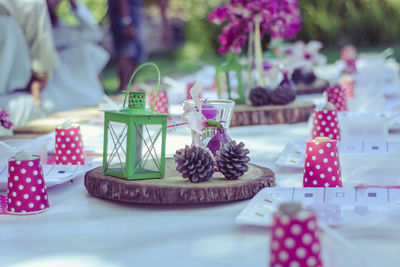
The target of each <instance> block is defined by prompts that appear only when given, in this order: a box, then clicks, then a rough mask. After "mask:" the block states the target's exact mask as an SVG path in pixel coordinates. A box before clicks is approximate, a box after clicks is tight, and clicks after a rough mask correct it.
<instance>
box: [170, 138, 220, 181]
mask: <svg viewBox="0 0 400 267" xmlns="http://www.w3.org/2000/svg"><path fill="white" fill-rule="evenodd" d="M174 158H175V162H176V163H178V165H177V166H176V170H177V171H178V172H180V173H181V174H182V177H183V178H189V180H190V181H191V182H192V183H198V182H204V181H207V180H208V179H210V178H211V177H212V176H213V174H214V159H213V157H212V156H211V154H210V152H209V151H208V150H206V149H204V148H201V147H197V146H190V147H189V146H185V148H182V149H180V150H177V151H176V153H175V155H174Z"/></svg>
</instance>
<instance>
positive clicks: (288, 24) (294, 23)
mask: <svg viewBox="0 0 400 267" xmlns="http://www.w3.org/2000/svg"><path fill="white" fill-rule="evenodd" d="M256 19H257V20H260V21H261V24H260V26H261V27H260V28H261V29H260V31H261V35H264V34H265V33H269V34H271V36H272V37H274V38H281V39H293V38H294V37H296V34H297V32H298V31H299V30H300V28H301V17H300V10H299V8H298V5H297V0H251V1H246V0H231V1H230V3H229V4H228V5H226V6H224V7H217V8H216V9H214V10H213V11H212V12H211V13H210V14H209V20H210V22H212V23H215V24H218V25H221V24H222V23H223V22H224V21H227V23H226V24H225V26H223V28H222V32H221V34H220V35H219V38H218V40H219V42H220V43H221V47H220V48H219V49H218V51H219V52H220V53H226V52H228V51H231V52H233V53H240V52H241V50H242V47H243V45H244V43H245V42H246V41H247V38H248V33H249V32H250V31H254V25H255V20H256Z"/></svg>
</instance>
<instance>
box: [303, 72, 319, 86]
mask: <svg viewBox="0 0 400 267" xmlns="http://www.w3.org/2000/svg"><path fill="white" fill-rule="evenodd" d="M316 79H317V77H316V76H315V74H314V73H313V72H309V73H306V74H304V76H303V82H304V83H305V84H308V85H310V84H312V83H314V82H315V80H316Z"/></svg>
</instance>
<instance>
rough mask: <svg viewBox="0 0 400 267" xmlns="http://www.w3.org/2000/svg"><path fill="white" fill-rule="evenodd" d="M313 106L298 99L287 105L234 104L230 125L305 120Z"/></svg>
mask: <svg viewBox="0 0 400 267" xmlns="http://www.w3.org/2000/svg"><path fill="white" fill-rule="evenodd" d="M314 108H315V105H314V103H312V102H306V101H298V100H295V101H294V102H292V103H290V104H287V105H267V106H260V107H254V106H250V105H235V109H234V111H233V115H232V121H231V127H235V126H247V125H260V124H282V123H296V122H302V121H307V120H308V117H309V116H310V115H311V113H312V112H313V110H314Z"/></svg>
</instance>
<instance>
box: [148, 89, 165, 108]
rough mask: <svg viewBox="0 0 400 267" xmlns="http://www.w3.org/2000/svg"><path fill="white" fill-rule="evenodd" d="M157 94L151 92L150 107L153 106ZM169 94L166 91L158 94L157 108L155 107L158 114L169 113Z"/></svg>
mask: <svg viewBox="0 0 400 267" xmlns="http://www.w3.org/2000/svg"><path fill="white" fill-rule="evenodd" d="M154 96H155V93H154V92H151V93H150V95H149V107H150V108H151V107H152V106H153V101H154ZM168 108H169V104H168V94H167V92H166V91H160V92H158V96H157V101H156V106H155V107H154V111H155V112H158V113H168Z"/></svg>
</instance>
